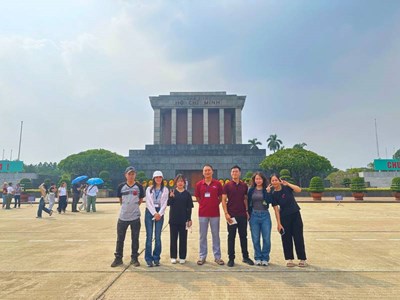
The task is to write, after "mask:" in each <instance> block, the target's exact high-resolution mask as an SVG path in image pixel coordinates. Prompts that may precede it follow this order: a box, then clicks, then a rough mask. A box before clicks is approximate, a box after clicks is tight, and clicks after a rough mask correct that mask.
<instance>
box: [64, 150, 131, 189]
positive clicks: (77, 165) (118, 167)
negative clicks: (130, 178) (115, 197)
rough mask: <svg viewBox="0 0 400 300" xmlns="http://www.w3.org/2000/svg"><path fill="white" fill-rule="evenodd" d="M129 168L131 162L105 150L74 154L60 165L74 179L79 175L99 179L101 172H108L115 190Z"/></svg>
mask: <svg viewBox="0 0 400 300" xmlns="http://www.w3.org/2000/svg"><path fill="white" fill-rule="evenodd" d="M127 166H129V162H128V160H127V159H126V158H125V157H123V156H121V155H119V154H116V153H113V152H111V151H108V150H104V149H93V150H87V151H84V152H80V153H78V154H72V155H70V156H68V157H67V158H65V159H63V160H62V161H60V163H59V164H58V167H59V168H60V169H61V170H63V171H64V172H65V173H69V174H71V175H72V177H75V176H79V175H87V176H89V177H99V174H100V172H101V171H108V172H109V174H110V178H111V181H112V184H113V187H115V188H116V186H117V185H118V183H120V182H121V181H123V172H124V169H125V168H126V167H127Z"/></svg>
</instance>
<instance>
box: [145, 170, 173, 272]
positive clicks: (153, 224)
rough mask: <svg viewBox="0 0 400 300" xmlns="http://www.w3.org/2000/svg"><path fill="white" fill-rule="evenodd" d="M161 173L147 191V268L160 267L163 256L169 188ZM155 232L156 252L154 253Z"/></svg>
mask: <svg viewBox="0 0 400 300" xmlns="http://www.w3.org/2000/svg"><path fill="white" fill-rule="evenodd" d="M163 177H164V176H163V173H162V172H161V171H155V172H154V173H153V185H152V186H149V187H148V188H147V190H146V212H145V216H144V224H145V227H146V249H145V255H144V259H145V260H146V263H147V266H148V267H152V266H154V265H155V266H159V265H160V255H161V230H162V226H163V224H164V213H165V209H166V207H167V203H168V188H166V187H164V180H163V179H164V178H163ZM153 230H154V237H155V243H154V251H152V243H153Z"/></svg>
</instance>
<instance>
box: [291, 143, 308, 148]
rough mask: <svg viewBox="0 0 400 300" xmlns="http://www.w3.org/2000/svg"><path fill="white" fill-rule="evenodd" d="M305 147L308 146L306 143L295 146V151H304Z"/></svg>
mask: <svg viewBox="0 0 400 300" xmlns="http://www.w3.org/2000/svg"><path fill="white" fill-rule="evenodd" d="M305 146H307V144H306V143H300V144H294V145H293V149H304V147H305Z"/></svg>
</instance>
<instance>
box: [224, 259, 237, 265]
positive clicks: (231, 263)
mask: <svg viewBox="0 0 400 300" xmlns="http://www.w3.org/2000/svg"><path fill="white" fill-rule="evenodd" d="M226 265H227V266H228V267H233V266H234V265H235V261H234V260H233V259H230V260H228V263H227V264H226Z"/></svg>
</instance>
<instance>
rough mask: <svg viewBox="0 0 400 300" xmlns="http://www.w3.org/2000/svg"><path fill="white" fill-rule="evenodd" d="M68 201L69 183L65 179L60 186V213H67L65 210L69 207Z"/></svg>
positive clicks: (58, 209) (58, 208)
mask: <svg viewBox="0 0 400 300" xmlns="http://www.w3.org/2000/svg"><path fill="white" fill-rule="evenodd" d="M67 201H68V191H67V183H66V182H65V181H63V182H62V183H61V186H60V187H59V188H58V207H57V211H58V213H59V214H61V212H63V213H64V214H65V210H66V209H67Z"/></svg>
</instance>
